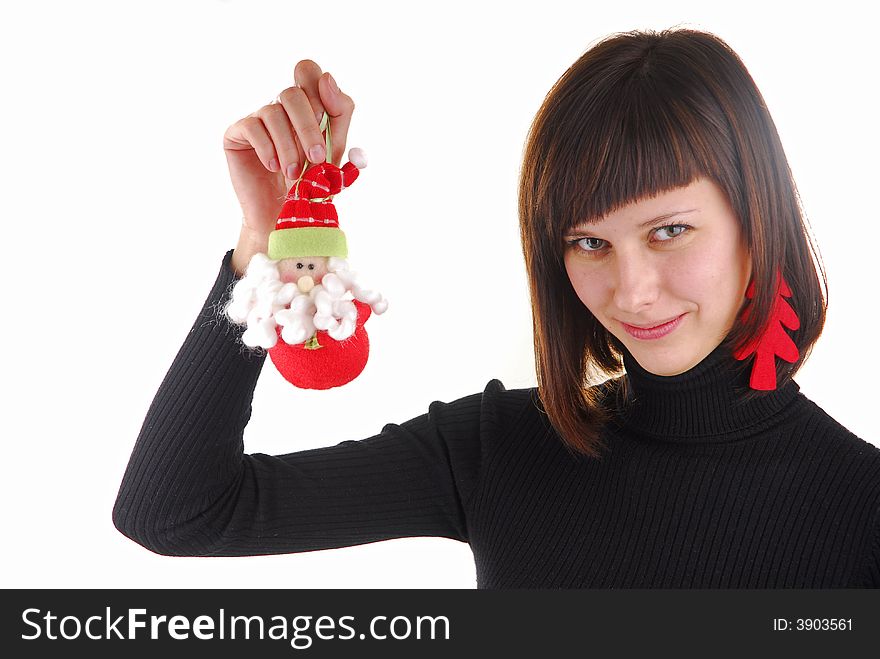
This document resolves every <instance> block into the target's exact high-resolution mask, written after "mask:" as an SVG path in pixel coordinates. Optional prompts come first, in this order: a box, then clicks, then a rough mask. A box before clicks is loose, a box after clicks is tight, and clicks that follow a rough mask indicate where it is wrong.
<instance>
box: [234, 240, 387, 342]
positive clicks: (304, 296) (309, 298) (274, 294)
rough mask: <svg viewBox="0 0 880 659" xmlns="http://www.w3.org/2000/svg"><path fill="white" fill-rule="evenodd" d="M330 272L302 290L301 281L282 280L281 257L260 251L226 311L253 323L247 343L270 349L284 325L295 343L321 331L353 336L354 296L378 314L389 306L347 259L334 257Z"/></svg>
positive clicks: (249, 325) (244, 339)
mask: <svg viewBox="0 0 880 659" xmlns="http://www.w3.org/2000/svg"><path fill="white" fill-rule="evenodd" d="M327 270H328V271H327V274H326V275H324V276H323V278H322V279H321V283H320V284H317V285H316V286H315V287H314V288H312V289H311V290H310V291H309V292H308V293H302V292H300V290H299V288H298V287H297V285H296V283H293V282H288V283H284V282H282V281H281V276H280V274H279V271H278V261H273V260H272V259H270V258H269V257H268V256H266V255H265V254H254V256H253V257H252V258H251V260H250V263H248V266H247V270H246V271H245V274H244V276H243V277H242V278H241V279H240V280H239V281H238V282H236V284H235V286H234V287H233V288H232V295H231V298H230V300H229V303H228V304H227V305H226V308H225V309H224V313H225V314H226V316H227V317H228V318H229V319H230V320H231V321H232V322H234V323H237V324H239V325H247V329H246V330H245V332H244V334H242V337H241V340H242V342H243V343H244V344H245V345H246V346H248V347H251V348H257V347H259V348H265V349H267V350H268V349H269V348H272V347H274V346H275V344H276V343H277V342H278V333H277V330H276V328H277V327H278V326H280V327H281V338H282V339H284V342H285V343H287V344H289V345H294V344H297V343H304V342H305V341H308V340H309V339H310V338H312V336H314V334H315V332H316V331H317V330H326V332H327V334H328V335H329V336H330V337H331V338H333V339H336V340H337V341H343V340H344V339H347V338H349V337H350V336H351V335H352V334H354V331H355V329H356V328H357V307H355V305H354V302H353V301H352V300H358V301H360V302H364V303H366V304H369V305H370V308H371V309H372V311H373V313H375V314H381V313H384V312H385V310H386V309H387V308H388V301H387V300H386V299H385V298H384V297H383V296H382V294H381V293H379V292H377V291H371V290H367V289H364V288H363V287H361V286H360V285H359V284H358V283H357V282H356V281H355V279H356V278H357V273H356V272H352V271H350V270H349V269H348V262H347V261H346V260H345V259H341V258H338V257H335V256H333V257H330V258H329V259H328V262H327Z"/></svg>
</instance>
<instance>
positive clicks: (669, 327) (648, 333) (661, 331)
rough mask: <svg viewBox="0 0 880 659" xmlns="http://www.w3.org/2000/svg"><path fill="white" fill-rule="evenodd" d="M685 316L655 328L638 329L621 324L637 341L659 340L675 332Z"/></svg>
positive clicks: (677, 317) (682, 315)
mask: <svg viewBox="0 0 880 659" xmlns="http://www.w3.org/2000/svg"><path fill="white" fill-rule="evenodd" d="M684 315H685V314H681V315H680V316H676V317H675V318H673V319H672V320H670V321H667V322H665V323H661V324H660V325H655V326H654V327H636V326H635V325H629V324H627V323H624V322H621V323H620V324H621V325H623V329H625V330H626V331H627V333H628V334H629V335H630V336H634V337H635V338H637V339H659V338H660V337H663V336H666V335H667V334H669V333H670V332H672V331H674V330H675V328H676V327H678V326H679V325H680V324H681V319H682V318H683V317H684Z"/></svg>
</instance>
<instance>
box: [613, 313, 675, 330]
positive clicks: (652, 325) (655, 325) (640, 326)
mask: <svg viewBox="0 0 880 659" xmlns="http://www.w3.org/2000/svg"><path fill="white" fill-rule="evenodd" d="M681 315H682V314H678V316H673V317H672V318H670V319H669V320H664V321H661V322H659V323H651V324H650V325H633V324H632V323H624V322H623V321H620V322H621V323H622V324H624V325H629V326H630V327H635V328H636V329H640V330H649V329H654V328H655V327H660V326H661V325H667V324H669V323H671V322H672V321H673V320H675V319H676V318H678V317H679V316H681Z"/></svg>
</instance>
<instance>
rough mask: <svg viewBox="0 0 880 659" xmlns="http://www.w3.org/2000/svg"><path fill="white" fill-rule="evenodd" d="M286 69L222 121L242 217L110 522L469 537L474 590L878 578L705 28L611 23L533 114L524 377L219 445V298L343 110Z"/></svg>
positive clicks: (229, 435) (782, 214) (164, 537)
mask: <svg viewBox="0 0 880 659" xmlns="http://www.w3.org/2000/svg"><path fill="white" fill-rule="evenodd" d="M296 77H297V82H298V83H299V84H298V86H297V87H294V88H290V89H287V90H285V91H284V92H282V93H281V94H280V95H279V99H278V100H279V101H280V102H279V103H273V104H270V105H269V106H266V107H264V108H262V109H260V110H259V111H257V112H256V113H254V114H253V115H251V116H249V117H247V118H245V119H242V120H241V121H239V122H237V123H236V124H234V125H233V126H231V127H230V129H229V130H228V131H227V134H226V153H227V157H228V159H229V165H230V172H231V175H232V179H233V185H234V187H235V191H236V193H237V194H238V197H239V199H240V201H241V204H242V208H243V210H244V213H245V218H246V219H245V226H244V228H243V229H242V235H241V239H240V240H239V244H238V246H237V247H236V249H235V250H233V251H230V252H229V253H227V254H226V256H225V258H224V259H223V264H222V267H221V270H220V273H219V275H218V277H217V281H216V283H215V285H214V287H213V290H212V291H211V292H210V294H209V296H208V298H207V300H206V301H205V305H204V309H203V311H202V313H201V314H200V316H199V318H198V319H197V321H196V323H195V324H194V326H193V329H192V332H191V333H190V334H189V336H188V337H187V339H186V341H185V342H184V345H183V347H182V348H181V350H180V352H179V354H178V355H177V357H176V359H175V360H174V362H173V364H172V366H171V368H170V370H169V372H168V375H167V377H166V379H165V381H164V382H163V384H162V385H161V387H160V388H159V391H158V393H157V394H156V399H155V401H154V403H153V405H152V407H151V408H150V410H149V412H148V414H147V418H146V420H145V422H144V425H143V429H142V431H141V434H140V437H139V438H138V441H137V444H136V446H135V448H134V452H133V455H132V457H131V461H130V463H129V467H128V470H127V471H126V474H125V477H124V480H123V482H122V486H121V488H120V491H119V496H118V499H117V501H116V505H115V507H114V511H113V515H114V523H115V524H116V526H117V528H118V529H119V530H120V531H121V532H122V533H124V534H125V535H127V536H128V537H130V538H132V539H133V540H135V541H136V542H138V543H140V544H142V545H143V546H145V547H147V548H148V549H150V550H152V551H154V552H157V553H160V554H165V555H172V556H243V555H257V554H281V553H289V552H302V551H310V550H315V549H328V548H335V547H344V546H350V545H357V544H363V543H368V542H375V541H379V540H386V539H390V538H400V537H411V536H441V537H447V538H454V539H456V540H460V541H462V542H467V543H469V544H470V546H471V548H472V550H473V553H474V559H475V562H476V570H477V585H478V587H480V588H511V587H541V588H645V587H667V588H792V587H801V588H843V587H878V586H880V517H878V514H880V450H878V449H877V448H876V447H875V446H873V445H872V444H870V443H868V442H865V441H863V440H861V439H859V438H858V437H856V436H854V435H853V434H852V433H850V432H848V431H847V430H846V429H845V428H844V427H842V426H841V425H840V424H838V423H837V422H835V421H834V420H833V419H832V418H830V417H829V416H828V415H827V414H825V413H824V412H823V411H822V409H820V408H819V407H818V406H817V405H816V404H815V403H813V402H812V401H810V400H809V399H807V398H806V397H805V396H804V395H803V394H801V393H800V391H799V387H798V385H797V384H796V383H795V382H794V380H793V379H792V376H793V375H794V374H795V373H796V372H797V370H798V368H799V367H800V366H801V364H802V363H803V361H804V359H806V357H807V355H808V354H809V352H810V349H811V347H812V346H813V344H814V342H815V341H816V339H817V338H818V336H819V335H820V333H821V331H822V325H823V322H824V318H825V297H824V295H823V290H822V288H821V286H820V277H819V276H818V274H817V270H816V266H815V265H814V260H813V258H812V255H811V245H810V242H809V239H808V236H807V233H806V231H805V229H804V224H803V220H802V216H801V212H800V208H799V202H798V196H797V193H796V189H795V185H794V182H793V181H792V178H791V174H790V171H789V168H788V165H787V163H786V159H785V155H784V152H783V149H782V145H781V143H780V140H779V137H778V134H777V132H776V129H775V126H774V124H773V121H772V119H771V117H770V115H769V113H768V112H767V109H766V106H765V104H764V103H763V100H762V97H761V94H760V93H759V91H758V90H757V88H756V87H755V85H754V82H753V81H752V79H751V77H750V76H749V74H748V72H747V70H746V68H745V66H744V65H743V64H742V62H741V61H740V59H739V58H738V57H737V55H736V54H735V53H734V52H733V51H731V50H730V48H729V47H728V46H727V45H726V44H725V43H724V42H722V41H721V40H720V39H718V38H717V37H715V36H713V35H711V34H707V33H702V32H696V31H691V30H671V31H664V32H661V33H654V32H633V33H625V34H618V35H612V36H611V37H609V38H607V39H605V40H604V41H602V42H600V43H599V44H597V45H596V46H594V47H593V48H591V49H590V50H589V51H588V52H586V53H585V54H584V55H583V56H582V57H581V58H580V59H579V60H578V61H577V62H575V63H574V64H573V65H572V66H571V67H570V68H569V69H568V70H567V71H566V72H565V73H564V75H563V76H562V77H561V78H560V79H559V80H558V82H557V83H556V84H555V85H554V87H553V89H552V90H551V91H550V93H549V94H548V95H547V97H546V100H545V102H544V104H543V106H542V107H541V109H540V111H539V112H538V115H537V117H536V118H535V121H534V123H533V125H532V128H531V130H530V133H529V135H528V140H527V145H526V151H525V157H524V163H523V170H522V178H521V184H520V197H519V207H520V220H521V233H522V243H523V251H524V255H525V263H526V268H527V271H528V276H529V283H530V292H531V301H532V307H533V318H534V340H535V355H536V367H537V375H538V385H539V386H538V387H537V388H534V389H516V390H509V391H508V390H506V389H505V388H504V386H503V385H502V384H501V383H500V382H499V381H498V380H492V381H491V382H489V383H488V385H487V386H486V388H485V390H484V391H483V392H481V393H475V394H473V395H470V396H467V397H465V398H462V399H460V400H456V401H454V402H451V403H441V402H437V401H435V402H433V403H432V404H431V405H430V406H429V407H428V411H427V413H426V414H423V415H422V416H419V417H417V418H414V419H411V420H410V421H407V422H405V423H401V424H387V425H386V426H385V427H384V428H383V429H382V432H381V433H380V434H378V435H375V436H373V437H369V438H366V439H363V440H361V441H348V442H342V443H340V444H338V445H336V446H331V447H326V448H319V449H313V450H306V451H300V452H296V453H290V454H287V455H279V456H269V455H264V454H253V455H244V454H243V444H242V436H243V431H244V427H245V425H246V424H247V422H248V418H249V415H250V403H251V399H252V396H253V390H254V386H255V384H256V381H257V378H258V376H259V374H260V370H261V368H262V366H263V362H264V360H265V356H264V355H261V354H256V353H250V352H248V351H246V350H242V349H241V345H240V343H239V337H240V335H241V328H240V327H238V326H232V325H230V324H229V323H228V322H227V321H226V320H225V318H223V317H222V316H220V315H218V311H217V310H218V309H222V308H223V305H224V304H225V303H226V301H227V300H228V297H229V291H230V287H231V285H232V284H233V283H234V282H235V281H236V279H238V278H239V277H240V276H241V275H242V273H243V272H244V268H245V267H246V265H247V263H248V261H249V259H250V256H251V255H253V254H254V253H256V252H261V251H265V249H266V240H267V236H268V234H269V232H270V231H271V230H272V228H274V224H275V220H276V218H277V216H278V211H279V207H280V202H279V199H283V197H284V194H285V192H286V190H287V187H288V186H289V185H290V183H291V180H292V179H294V178H295V177H296V176H297V174H298V170H297V167H296V164H297V163H303V162H304V159H305V157H306V150H307V149H310V148H312V147H314V146H317V145H320V144H322V142H323V140H322V137H321V134H320V132H319V130H318V126H317V121H316V119H315V115H316V113H318V115H319V116H320V114H321V113H322V112H323V111H324V110H326V111H327V112H328V113H329V114H330V116H331V117H333V119H332V122H331V127H332V134H333V136H334V139H335V141H336V149H334V153H332V154H330V158H329V159H330V160H331V161H332V162H334V163H335V164H339V163H340V161H341V159H342V154H343V152H344V140H345V135H346V132H347V128H348V125H349V121H350V119H351V113H352V110H353V107H354V106H353V103H352V102H351V99H350V98H348V97H347V96H346V95H344V94H342V93H341V92H339V91H338V89H337V88H336V87H335V84H334V83H333V81H332V78H331V77H330V76H327V75H322V74H321V72H320V69H318V68H317V65H315V64H314V62H310V61H308V60H305V61H303V62H300V64H299V65H298V66H297V72H296ZM309 153H311V151H309ZM324 157H325V154H322V153H320V152H318V153H312V156H311V157H310V158H309V160H310V161H314V160H323V159H324ZM290 166H293V168H292V169H290V170H289V171H288V167H290ZM285 174H286V177H285ZM823 279H824V276H823ZM206 321H208V322H206Z"/></svg>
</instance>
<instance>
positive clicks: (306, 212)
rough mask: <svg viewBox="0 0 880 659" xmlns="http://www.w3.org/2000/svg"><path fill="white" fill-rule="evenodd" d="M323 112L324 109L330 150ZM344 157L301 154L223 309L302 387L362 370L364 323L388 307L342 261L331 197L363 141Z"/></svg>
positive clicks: (360, 159)
mask: <svg viewBox="0 0 880 659" xmlns="http://www.w3.org/2000/svg"><path fill="white" fill-rule="evenodd" d="M327 119H328V117H327V113H326V112H325V113H324V117H323V120H322V121H321V131H322V132H325V134H326V153H327V154H328V157H329V154H330V153H332V151H331V149H330V146H331V143H330V128H329V125H328V123H327ZM348 158H349V162H347V163H345V165H343V166H342V167H337V166H336V165H334V164H333V163H331V162H322V163H316V164H311V165H310V164H309V163H308V161H307V162H306V165H305V167H303V170H302V172H300V176H299V178H298V179H297V180H296V181H295V182H294V184H293V185H292V186H291V187H290V190H289V191H288V193H287V197H286V199H285V201H284V205H283V206H282V208H281V212H280V213H279V214H278V220H277V222H276V224H275V230H274V231H272V233H271V234H270V235H269V247H268V254H255V255H254V256H253V258H251V260H250V263H249V264H248V266H247V270H246V271H245V274H244V276H243V277H242V278H241V279H240V280H239V281H238V282H237V283H236V284H235V286H234V287H233V289H232V294H231V299H230V301H229V304H228V305H227V306H226V310H225V311H226V314H227V316H228V317H229V318H230V320H232V321H233V322H235V323H238V324H246V325H247V329H246V330H245V332H244V333H243V334H242V342H243V343H244V344H245V345H247V346H249V347H251V348H264V349H266V350H268V352H269V356H270V357H271V359H272V362H273V363H274V364H275V367H276V368H277V369H278V371H279V372H280V373H281V375H282V376H284V378H285V379H286V380H287V381H288V382H290V383H291V384H293V385H295V386H297V387H300V388H301V389H330V388H332V387H339V386H342V385H344V384H346V383H348V382H351V381H352V380H353V379H354V378H356V377H357V376H358V375H360V373H361V372H362V371H363V370H364V366H366V363H367V358H368V356H369V351H370V342H369V338H368V337H367V330H366V328H365V327H364V323H366V321H367V319H368V318H369V317H370V314H371V313H376V314H381V313H384V312H385V310H386V309H387V308H388V302H387V301H386V300H385V298H384V297H383V296H382V294H381V293H378V292H376V291H372V290H368V289H366V288H364V287H362V286H361V285H360V284H359V283H358V282H357V281H356V280H357V273H356V272H353V271H351V270H349V269H348V261H347V260H346V258H347V257H348V246H347V243H346V239H345V234H344V233H343V232H342V230H341V229H340V228H339V218H338V216H337V214H336V208H335V206H334V205H333V203H332V199H333V196H334V195H336V194H338V193H339V192H341V191H342V190H343V189H344V188H347V187H349V186H350V185H351V184H352V183H353V182H354V181H355V179H357V178H358V175H359V174H360V170H361V169H364V168H365V167H366V166H367V159H366V156H365V154H364V152H363V151H362V150H361V149H358V148H354V149H351V150H350V151H349V153H348Z"/></svg>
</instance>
